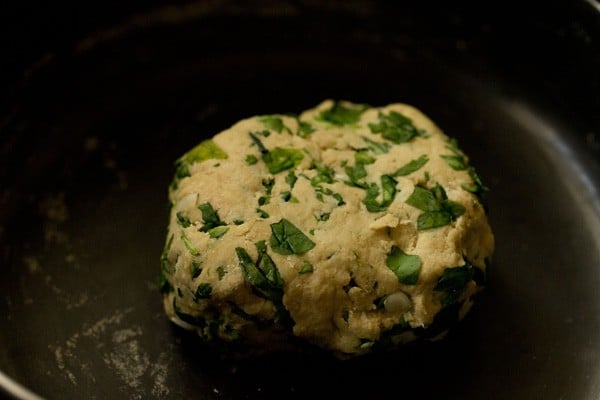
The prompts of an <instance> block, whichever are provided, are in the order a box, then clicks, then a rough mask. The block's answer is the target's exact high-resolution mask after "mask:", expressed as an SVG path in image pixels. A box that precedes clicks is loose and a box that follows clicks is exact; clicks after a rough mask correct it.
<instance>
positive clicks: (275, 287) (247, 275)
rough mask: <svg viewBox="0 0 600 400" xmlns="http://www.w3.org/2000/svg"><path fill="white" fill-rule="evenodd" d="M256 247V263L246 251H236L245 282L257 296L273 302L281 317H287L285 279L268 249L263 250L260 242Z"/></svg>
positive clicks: (238, 249) (237, 248) (240, 249)
mask: <svg viewBox="0 0 600 400" xmlns="http://www.w3.org/2000/svg"><path fill="white" fill-rule="evenodd" d="M263 243H264V242H263ZM256 245H257V251H258V260H257V261H256V263H254V262H253V261H252V259H251V258H250V255H249V254H248V253H247V252H246V250H244V249H243V248H241V247H236V249H235V252H236V254H237V257H238V260H239V262H240V268H241V269H242V274H243V275H244V280H245V281H246V282H247V283H248V284H249V285H250V286H251V287H252V288H253V289H254V292H255V293H256V294H257V295H259V296H261V297H263V298H265V299H267V300H270V301H272V302H273V304H274V305H275V306H276V308H277V310H278V312H279V313H280V315H283V316H287V310H286V309H285V307H284V306H283V303H282V298H283V279H281V275H280V274H279V271H278V269H277V266H276V265H275V263H274V262H273V260H272V259H271V257H269V255H268V254H267V252H266V249H265V250H264V251H263V250H262V246H261V245H260V242H258V243H257V244H256Z"/></svg>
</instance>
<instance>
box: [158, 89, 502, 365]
mask: <svg viewBox="0 0 600 400" xmlns="http://www.w3.org/2000/svg"><path fill="white" fill-rule="evenodd" d="M486 190H487V188H485V186H484V185H483V183H482V182H481V180H480V178H479V177H478V176H477V173H476V172H475V169H474V168H473V167H472V166H470V164H469V161H468V157H467V156H466V155H465V154H464V153H463V152H462V151H461V150H460V149H459V147H458V145H457V143H456V141H455V140H452V139H450V138H449V137H447V136H446V135H445V134H444V133H443V132H442V131H441V130H440V128H438V127H437V126H436V125H435V124H434V123H433V122H432V121H431V120H430V119H429V118H427V117H426V116H425V115H424V114H423V113H421V112H420V111H419V110H417V109H415V108H414V107H412V106H409V105H406V104H391V105H388V106H385V107H369V106H366V105H361V104H354V103H350V102H344V101H332V100H326V101H324V102H322V103H321V104H319V105H318V106H317V107H315V108H313V109H310V110H307V111H305V112H303V113H302V114H300V115H299V116H289V115H265V116H257V117H252V118H248V119H244V120H242V121H240V122H238V123H236V124H235V125H233V126H232V127H231V128H229V129H226V130H225V131H223V132H221V133H219V134H217V135H215V136H214V137H213V138H212V139H207V140H204V141H203V142H201V143H200V144H199V145H198V146H196V147H195V148H193V149H191V150H190V151H189V152H188V153H186V154H184V155H183V156H182V157H181V158H180V159H179V160H177V162H176V173H175V177H174V179H173V182H172V184H171V186H170V187H169V199H170V206H171V210H170V220H169V224H168V233H167V237H166V245H165V248H164V250H163V253H162V256H161V275H160V280H159V284H160V289H161V292H162V293H163V296H164V308H165V311H166V314H167V316H168V317H169V318H170V319H171V320H172V321H173V322H174V323H175V324H177V325H179V326H181V327H183V328H185V329H189V330H195V331H196V332H197V333H198V335H199V336H200V337H201V338H202V339H203V340H205V341H206V342H209V343H212V342H215V343H220V344H223V343H227V345H228V346H231V347H232V348H240V349H245V350H244V351H249V352H254V353H260V352H265V351H270V350H278V349H285V348H298V347H302V346H304V345H305V344H310V345H314V346H316V347H318V348H321V349H324V350H327V351H331V352H332V353H333V354H335V355H336V356H340V357H351V356H356V355H362V354H366V353H369V352H372V351H376V350H379V349H390V348H394V347H397V346H399V345H402V344H404V343H408V342H411V341H413V340H415V339H426V340H434V339H439V338H441V337H443V335H444V334H445V332H446V331H447V329H448V328H449V327H450V326H452V325H453V324H454V323H456V322H457V321H459V320H461V319H462V318H463V317H464V316H465V315H466V313H467V312H468V311H469V309H470V308H471V306H472V304H473V299H472V297H473V295H475V294H476V293H478V292H479V291H480V290H481V289H482V288H483V286H484V284H485V281H486V270H487V267H488V265H489V263H490V260H491V257H492V253H493V249H494V237H493V234H492V231H491V228H490V226H489V224H488V221H487V216H486V209H485V206H484V196H483V195H484V192H485V191H486Z"/></svg>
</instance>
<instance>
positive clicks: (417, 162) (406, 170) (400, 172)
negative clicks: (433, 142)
mask: <svg viewBox="0 0 600 400" xmlns="http://www.w3.org/2000/svg"><path fill="white" fill-rule="evenodd" d="M427 161H429V157H427V156H426V155H425V154H423V155H422V156H421V157H419V158H416V159H414V160H412V161H409V162H408V163H406V164H405V165H403V166H401V167H400V168H398V169H397V170H396V172H394V173H393V175H394V176H406V175H409V174H412V173H413V172H415V171H418V170H419V169H421V167H423V166H424V165H425V164H427Z"/></svg>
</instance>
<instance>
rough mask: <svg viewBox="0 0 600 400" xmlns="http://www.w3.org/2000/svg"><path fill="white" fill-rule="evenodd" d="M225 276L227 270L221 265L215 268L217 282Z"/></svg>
mask: <svg viewBox="0 0 600 400" xmlns="http://www.w3.org/2000/svg"><path fill="white" fill-rule="evenodd" d="M226 274H227V270H226V269H225V267H224V266H223V265H219V266H218V267H217V277H218V278H219V280H221V279H223V277H224V276H225V275H226Z"/></svg>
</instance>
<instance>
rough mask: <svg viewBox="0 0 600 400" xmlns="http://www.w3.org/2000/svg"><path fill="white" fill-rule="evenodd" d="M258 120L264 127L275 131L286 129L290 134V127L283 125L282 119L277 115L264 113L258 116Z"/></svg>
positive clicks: (279, 131)
mask: <svg viewBox="0 0 600 400" xmlns="http://www.w3.org/2000/svg"><path fill="white" fill-rule="evenodd" d="M258 120H259V121H260V122H261V123H262V124H263V125H264V126H265V128H267V129H270V130H272V131H275V132H277V133H281V132H282V131H283V130H285V131H287V132H288V133H290V134H291V133H292V131H291V130H290V128H288V127H287V126H285V124H284V123H283V120H282V119H281V118H280V117H278V116H277V115H265V116H262V117H259V118H258Z"/></svg>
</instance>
